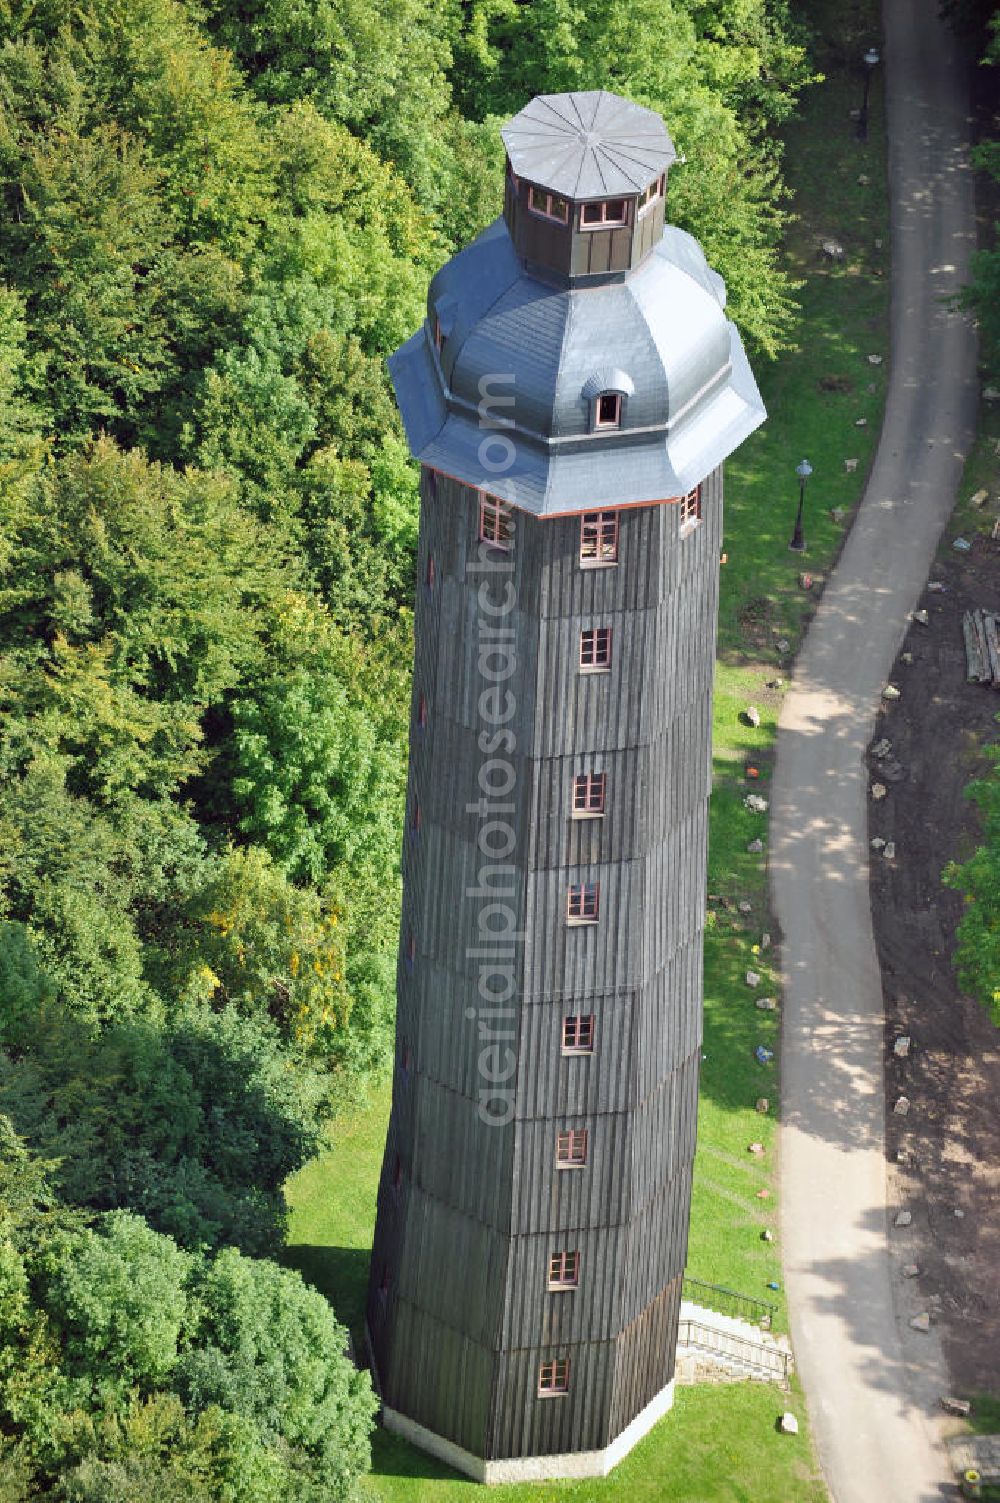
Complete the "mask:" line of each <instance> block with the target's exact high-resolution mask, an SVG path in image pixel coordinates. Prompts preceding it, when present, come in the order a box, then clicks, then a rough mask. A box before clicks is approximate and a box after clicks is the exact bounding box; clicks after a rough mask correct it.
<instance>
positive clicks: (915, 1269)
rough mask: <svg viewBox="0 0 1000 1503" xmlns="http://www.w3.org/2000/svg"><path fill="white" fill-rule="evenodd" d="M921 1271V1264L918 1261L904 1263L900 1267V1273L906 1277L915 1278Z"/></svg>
mask: <svg viewBox="0 0 1000 1503" xmlns="http://www.w3.org/2000/svg"><path fill="white" fill-rule="evenodd" d="M919 1272H920V1265H919V1264H918V1263H904V1264H903V1266H902V1268H901V1269H900V1273H901V1274H902V1275H903V1278H904V1279H915V1278H916V1277H917V1274H918V1273H919Z"/></svg>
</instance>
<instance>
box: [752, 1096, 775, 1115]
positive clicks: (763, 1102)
mask: <svg viewBox="0 0 1000 1503" xmlns="http://www.w3.org/2000/svg"><path fill="white" fill-rule="evenodd" d="M770 1110H771V1103H770V1101H768V1099H767V1097H766V1096H758V1097H757V1100H756V1102H755V1104H754V1111H757V1112H760V1114H761V1116H762V1117H766V1116H767V1114H768V1112H769V1111H770Z"/></svg>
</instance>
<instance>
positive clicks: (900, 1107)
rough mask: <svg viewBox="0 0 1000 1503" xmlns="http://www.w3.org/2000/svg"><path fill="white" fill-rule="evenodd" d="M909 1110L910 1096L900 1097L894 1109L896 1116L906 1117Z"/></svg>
mask: <svg viewBox="0 0 1000 1503" xmlns="http://www.w3.org/2000/svg"><path fill="white" fill-rule="evenodd" d="M909 1110H910V1098H909V1097H908V1096H900V1097H899V1099H898V1101H897V1102H896V1105H895V1106H894V1107H893V1111H894V1112H895V1114H896V1116H897V1117H905V1116H906V1114H907V1112H908V1111H909Z"/></svg>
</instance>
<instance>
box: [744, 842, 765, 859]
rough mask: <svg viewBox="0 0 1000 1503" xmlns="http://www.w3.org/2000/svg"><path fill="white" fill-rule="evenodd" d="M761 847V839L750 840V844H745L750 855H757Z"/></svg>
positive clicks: (762, 847) (762, 846)
mask: <svg viewBox="0 0 1000 1503" xmlns="http://www.w3.org/2000/svg"><path fill="white" fill-rule="evenodd" d="M763 849H764V842H763V841H762V840H751V842H750V844H749V845H748V846H747V850H748V851H749V852H750V854H751V856H759V855H760V853H761V851H762V850H763Z"/></svg>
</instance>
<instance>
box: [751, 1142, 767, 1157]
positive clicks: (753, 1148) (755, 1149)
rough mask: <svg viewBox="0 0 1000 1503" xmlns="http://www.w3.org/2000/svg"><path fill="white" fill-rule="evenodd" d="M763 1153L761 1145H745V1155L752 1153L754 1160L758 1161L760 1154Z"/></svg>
mask: <svg viewBox="0 0 1000 1503" xmlns="http://www.w3.org/2000/svg"><path fill="white" fill-rule="evenodd" d="M763 1152H764V1145H763V1143H748V1144H747V1153H752V1154H753V1156H754V1158H758V1159H759V1158H760V1156H761V1154H762V1153H763Z"/></svg>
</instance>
